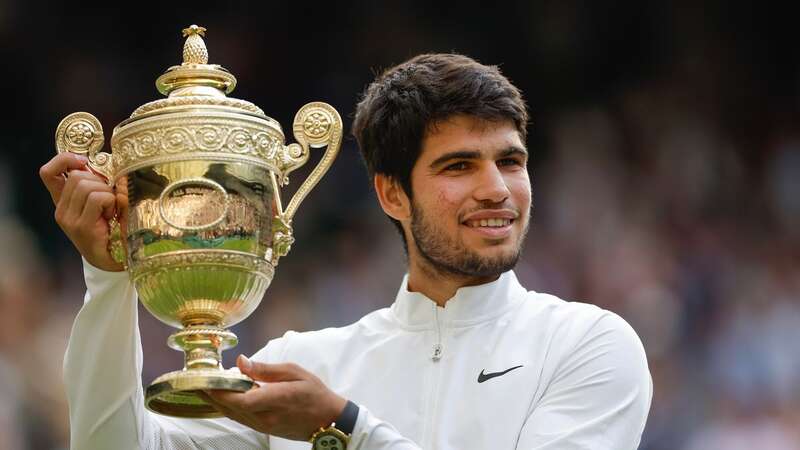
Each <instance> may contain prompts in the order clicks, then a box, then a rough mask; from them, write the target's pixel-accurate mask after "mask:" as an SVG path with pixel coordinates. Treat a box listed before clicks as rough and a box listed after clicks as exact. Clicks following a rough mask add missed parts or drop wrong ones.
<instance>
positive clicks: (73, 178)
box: [56, 170, 99, 227]
mask: <svg viewBox="0 0 800 450" xmlns="http://www.w3.org/2000/svg"><path fill="white" fill-rule="evenodd" d="M82 180H89V181H98V180H99V178H97V177H96V176H95V175H92V173H91V172H82V171H78V170H73V171H72V172H71V173H70V175H69V177H68V178H67V181H66V183H65V184H64V188H63V190H62V191H61V196H60V198H59V200H58V203H57V204H56V220H57V221H58V223H59V225H62V227H63V226H64V225H65V224H70V223H72V222H74V221H77V220H78V217H80V215H81V213H82V212H83V205H82V204H81V206H80V208H78V207H71V204H72V197H73V195H74V193H75V190H76V189H77V188H78V185H79V184H80V183H81V181H82Z"/></svg>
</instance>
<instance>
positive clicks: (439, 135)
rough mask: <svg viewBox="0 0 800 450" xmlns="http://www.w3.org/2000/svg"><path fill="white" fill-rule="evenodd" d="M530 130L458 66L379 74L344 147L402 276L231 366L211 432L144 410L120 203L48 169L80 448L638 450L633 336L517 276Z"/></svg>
mask: <svg viewBox="0 0 800 450" xmlns="http://www.w3.org/2000/svg"><path fill="white" fill-rule="evenodd" d="M526 126H527V112H526V108H525V104H524V102H523V100H522V97H521V95H520V93H519V91H518V90H517V89H516V88H515V87H514V86H513V85H512V84H511V83H510V82H509V81H508V80H507V79H506V78H505V77H504V76H503V75H502V74H501V73H500V72H499V70H498V69H497V68H495V67H489V66H484V65H482V64H479V63H477V62H476V61H474V60H472V59H470V58H468V57H465V56H461V55H450V54H432V55H421V56H418V57H415V58H413V59H411V60H410V61H408V62H406V63H404V64H401V65H399V66H396V67H393V68H391V69H389V70H387V71H385V72H384V73H383V74H382V75H380V76H379V77H378V78H377V79H376V80H375V82H373V83H372V84H371V85H370V86H369V87H368V88H367V90H366V92H365V94H364V97H363V99H362V101H361V102H360V103H359V105H358V109H357V113H356V118H355V123H354V126H353V133H354V135H355V136H356V138H357V139H358V142H359V146H360V148H361V151H362V153H363V156H364V160H365V161H366V164H367V168H368V171H369V174H370V177H371V178H372V180H373V181H374V187H375V191H376V193H377V197H378V200H379V202H380V205H381V207H382V208H383V211H384V212H385V213H386V214H387V216H389V218H390V219H391V220H392V222H393V223H394V224H395V226H396V227H397V228H398V230H399V231H400V235H401V238H402V239H403V242H404V244H405V248H406V250H407V255H408V274H407V275H406V277H404V278H403V281H402V283H401V285H400V289H399V291H398V293H397V296H396V298H395V300H394V303H393V304H392V305H391V307H389V308H385V309H382V310H378V311H375V312H373V313H371V314H369V315H367V316H365V317H364V318H362V319H361V320H359V321H358V322H356V323H354V324H352V325H350V326H347V327H343V328H330V329H325V330H321V331H315V332H307V333H294V332H289V333H287V334H286V335H285V336H283V337H282V338H280V339H276V340H273V341H271V342H269V343H268V344H267V345H266V346H265V347H264V348H263V349H262V350H261V351H259V352H258V353H256V354H255V355H253V356H252V357H251V358H250V359H247V358H244V357H240V358H239V360H238V367H239V369H240V370H241V371H242V372H244V373H246V374H248V375H249V376H251V377H253V378H255V379H257V380H259V381H261V382H262V384H261V385H260V387H258V388H257V389H253V390H251V391H249V392H246V393H233V392H209V393H207V395H208V399H209V401H211V402H213V403H214V404H215V405H216V406H217V408H218V409H219V410H221V411H222V412H224V414H225V415H226V416H228V418H225V419H216V420H188V419H175V418H171V417H164V416H158V415H155V414H152V413H150V412H148V411H146V410H145V409H144V406H143V398H142V387H141V380H140V379H139V373H140V371H141V344H140V341H139V335H138V328H137V322H136V320H137V319H136V298H135V292H134V290H133V288H132V286H131V284H130V281H129V279H128V276H127V274H125V273H124V272H120V273H113V272H112V271H113V270H117V269H118V268H115V267H113V266H112V265H111V264H110V263H109V261H110V258H109V257H108V254H107V252H106V250H105V245H104V242H105V241H103V239H105V238H106V235H105V234H104V233H106V232H107V224H106V223H105V220H106V219H105V217H108V216H109V214H107V209H108V207H109V205H113V201H114V197H113V194H112V193H111V192H109V189H108V188H107V187H105V185H104V184H103V183H101V182H98V180H96V179H95V178H96V177H95V176H94V175H93V174H91V173H89V172H85V171H73V172H70V176H69V178H68V179H67V180H66V181H64V179H63V177H61V174H62V173H65V172H69V171H70V170H74V169H79V168H81V167H82V166H83V164H84V163H85V161H82V160H81V159H79V158H75V157H73V156H70V155H59V156H57V157H55V158H54V159H53V160H52V161H51V162H49V163H48V164H46V165H45V166H43V168H42V171H41V174H42V178H43V180H44V181H45V184H46V185H47V186H48V189H49V190H50V192H51V194H52V195H53V200H54V202H55V204H56V211H57V212H56V217H57V220H58V222H59V224H60V225H61V226H62V228H63V229H64V230H65V232H66V233H67V235H68V236H69V237H70V238H71V239H72V241H73V243H75V245H76V247H77V248H78V250H79V251H80V252H81V254H82V255H83V256H84V261H85V264H84V268H85V274H86V282H87V288H88V292H87V296H86V301H85V304H84V306H83V308H82V310H81V312H80V313H79V315H78V318H77V319H76V322H75V326H74V328H73V332H72V336H71V337H70V345H69V349H68V352H67V356H66V360H65V381H66V384H67V390H68V396H69V401H70V421H71V431H72V444H73V448H137V447H139V448H168V449H186V448H271V449H274V450H275V449H305V448H308V446H309V444H308V442H307V441H308V440H309V439H310V440H311V441H312V447H313V448H314V449H317V450H319V449H326V450H327V449H340V450H341V449H345V448H347V449H351V450H353V449H364V450H401V449H402V450H414V449H426V450H431V449H442V450H445V449H458V450H464V449H476V450H478V449H485V450H497V449H501V450H502V449H509V450H511V449H518V450H532V449H559V450H569V449H576V450H577V449H592V450H628V449H635V448H636V447H637V446H638V443H639V440H640V436H641V433H642V430H643V428H644V424H645V421H646V418H647V411H648V409H649V405H650V400H651V396H652V384H651V380H650V374H649V371H648V368H647V361H646V359H645V354H644V350H643V348H642V345H641V343H640V341H639V338H638V337H637V336H636V334H635V332H634V331H633V330H632V329H631V328H630V327H629V326H628V324H627V323H625V321H623V320H622V319H621V318H619V317H618V316H616V315H615V314H613V313H610V312H607V311H604V310H602V309H600V308H597V307H595V306H591V305H587V304H582V303H571V302H565V301H563V300H560V299H558V298H556V297H553V296H551V295H547V294H540V293H536V292H532V291H528V290H527V289H525V288H524V287H522V286H521V285H520V284H519V282H518V281H517V279H516V277H515V275H514V273H513V271H512V269H513V267H514V265H515V264H516V262H517V261H518V259H519V257H520V252H521V249H522V246H523V241H524V238H525V234H526V232H527V229H528V224H529V220H530V209H531V184H530V180H529V178H528V172H527V168H526V164H527V161H528V152H527V150H526V148H525V137H526ZM82 180H85V181H82ZM95 192H97V194H93V193H95ZM90 194H92V195H90ZM104 211H106V214H104ZM98 241H99V242H101V243H102V244H103V245H98V244H97V242H98ZM109 370H112V371H113V373H114V374H116V376H111V377H110V376H109V375H108V373H109V372H108V371H109Z"/></svg>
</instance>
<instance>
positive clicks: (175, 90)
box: [125, 25, 272, 122]
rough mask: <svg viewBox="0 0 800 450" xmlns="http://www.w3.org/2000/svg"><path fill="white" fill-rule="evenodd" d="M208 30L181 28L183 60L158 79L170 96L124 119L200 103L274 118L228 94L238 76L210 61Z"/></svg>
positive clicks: (159, 85)
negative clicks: (207, 44)
mask: <svg viewBox="0 0 800 450" xmlns="http://www.w3.org/2000/svg"><path fill="white" fill-rule="evenodd" d="M205 33H206V29H205V28H204V27H201V26H197V25H191V26H190V27H188V28H184V29H183V30H182V34H183V37H185V38H186V42H184V44H183V63H182V64H181V65H178V66H172V67H170V68H169V69H167V71H166V72H165V73H164V74H162V75H161V76H160V77H158V79H157V80H156V89H158V91H159V92H160V93H162V94H164V95H166V96H167V98H164V99H160V100H156V101H153V102H150V103H146V104H144V105H142V106H140V107H139V108H137V109H136V110H135V111H134V112H133V113H132V114H131V116H130V118H129V119H128V120H127V121H125V122H128V121H130V120H131V119H135V118H139V117H140V116H143V115H145V114H147V115H150V113H154V112H157V111H159V112H162V110H165V109H168V110H169V111H172V110H174V109H175V108H184V107H192V106H198V105H205V106H217V107H225V108H233V109H234V110H238V111H237V112H243V113H247V114H255V115H258V116H260V117H261V118H266V119H267V120H270V121H272V120H271V119H270V118H268V117H266V115H265V114H264V111H262V110H261V108H259V107H258V106H256V105H254V104H253V103H251V102H248V101H245V100H240V99H236V98H230V97H227V96H226V94H230V93H231V92H232V91H233V89H234V88H235V87H236V77H234V76H233V74H231V73H230V72H229V71H228V70H227V69H225V68H224V67H222V66H220V65H218V64H209V63H208V49H207V48H206V44H205V42H204V41H203V37H204V36H205ZM163 112H165V111H163Z"/></svg>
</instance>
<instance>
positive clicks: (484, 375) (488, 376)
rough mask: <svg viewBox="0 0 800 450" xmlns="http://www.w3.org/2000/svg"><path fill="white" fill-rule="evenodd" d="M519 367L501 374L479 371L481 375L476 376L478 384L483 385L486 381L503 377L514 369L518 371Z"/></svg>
mask: <svg viewBox="0 0 800 450" xmlns="http://www.w3.org/2000/svg"><path fill="white" fill-rule="evenodd" d="M520 367H522V366H516V367H512V368H510V369H506V370H504V371H502V372H490V373H483V370H481V373H479V374H478V383H483V382H484V381H486V380H491V379H492V378H495V377H500V376H503V375H505V374H507V373H508V372H511V371H512V370H514V369H519V368H520Z"/></svg>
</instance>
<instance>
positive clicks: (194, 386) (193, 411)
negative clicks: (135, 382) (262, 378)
mask: <svg viewBox="0 0 800 450" xmlns="http://www.w3.org/2000/svg"><path fill="white" fill-rule="evenodd" d="M253 385H255V382H254V381H253V380H252V379H251V378H250V377H248V376H247V375H243V374H241V373H238V372H229V371H225V370H221V369H188V370H178V371H175V372H169V373H166V374H164V375H161V376H160V377H158V378H156V379H155V380H154V381H153V383H151V384H150V386H148V387H147V391H146V392H145V398H144V404H145V406H146V407H147V409H149V410H150V411H153V412H156V413H158V414H163V415H167V416H172V417H185V418H195V419H198V418H201V419H210V418H215V417H223V414H222V413H221V412H219V411H217V409H216V408H214V406H213V405H211V404H209V403H207V402H206V401H205V400H203V398H202V397H200V396H199V395H197V391H206V390H223V391H236V392H246V391H248V390H250V389H251V388H252V387H253Z"/></svg>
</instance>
